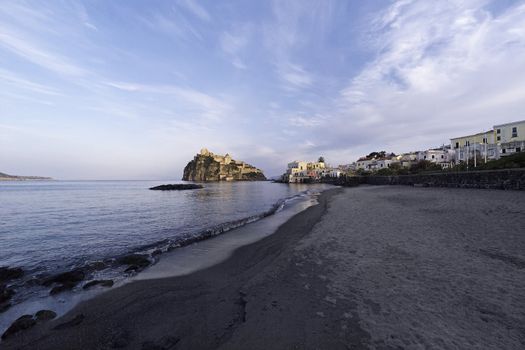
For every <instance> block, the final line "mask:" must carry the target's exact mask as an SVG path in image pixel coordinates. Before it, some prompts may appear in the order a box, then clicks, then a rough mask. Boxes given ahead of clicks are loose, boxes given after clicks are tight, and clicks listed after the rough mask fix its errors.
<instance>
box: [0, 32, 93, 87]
mask: <svg viewBox="0 0 525 350" xmlns="http://www.w3.org/2000/svg"><path fill="white" fill-rule="evenodd" d="M0 47H2V48H4V49H6V50H8V51H10V52H12V53H14V54H16V55H18V56H19V57H21V58H23V59H25V60H27V61H29V62H32V63H34V64H36V65H38V66H40V67H42V68H45V69H48V70H50V71H53V72H55V73H58V74H61V75H67V76H77V77H81V76H85V75H86V74H87V73H88V72H87V70H85V69H84V68H82V67H79V66H77V65H75V64H74V63H72V62H70V61H69V60H68V59H67V58H65V57H62V56H60V55H58V54H55V53H51V52H49V51H47V50H45V49H43V48H40V47H39V45H38V44H36V40H34V39H31V38H29V37H28V36H22V35H20V34H19V33H14V32H12V31H9V30H8V29H7V28H6V27H2V26H1V25H0Z"/></svg>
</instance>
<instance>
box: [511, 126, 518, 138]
mask: <svg viewBox="0 0 525 350" xmlns="http://www.w3.org/2000/svg"><path fill="white" fill-rule="evenodd" d="M512 137H518V128H517V127H516V126H515V127H513V128H512Z"/></svg>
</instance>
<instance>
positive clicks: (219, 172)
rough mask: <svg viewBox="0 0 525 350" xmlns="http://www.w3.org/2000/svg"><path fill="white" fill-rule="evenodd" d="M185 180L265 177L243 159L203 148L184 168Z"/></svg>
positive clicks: (261, 179)
mask: <svg viewBox="0 0 525 350" xmlns="http://www.w3.org/2000/svg"><path fill="white" fill-rule="evenodd" d="M182 179H183V180H185V181H264V180H266V177H265V176H264V174H263V172H262V171H261V170H260V169H257V168H256V167H254V166H252V165H250V164H247V163H245V162H243V161H237V160H234V159H232V157H231V156H230V155H229V154H226V155H224V156H221V155H217V154H213V153H212V152H210V151H208V150H207V149H206V148H203V149H202V150H201V151H200V153H199V154H197V155H196V156H195V157H194V158H193V160H192V161H190V162H189V163H188V165H186V167H185V168H184V176H183V178H182Z"/></svg>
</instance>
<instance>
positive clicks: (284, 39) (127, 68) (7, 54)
mask: <svg viewBox="0 0 525 350" xmlns="http://www.w3.org/2000/svg"><path fill="white" fill-rule="evenodd" d="M523 119H525V0H521V1H510V0H493V1H490V0H440V1H427V0H422V1H418V0H398V1H388V0H352V1H349V0H341V1H337V0H333V1H331V0H311V1H310V0H296V1H286V0H276V1H270V0H264V1H242V0H238V1H228V0H224V1H215V0H208V1H205V0H202V1H197V0H172V1H155V0H148V1H135V0H128V1H107V0H90V1H73V0H63V1H61V0H54V1H23V0H18V1H11V0H2V1H0V172H5V173H9V174H17V175H42V176H52V177H54V178H57V179H179V178H181V176H182V170H183V168H184V166H185V165H186V163H187V162H188V161H189V160H191V159H192V158H193V156H194V155H195V154H196V153H197V152H199V150H200V149H201V148H203V147H206V148H208V149H209V150H211V151H212V152H215V153H219V154H224V153H229V154H231V155H232V156H233V158H234V159H240V160H244V161H247V162H248V163H251V164H253V165H255V166H257V167H259V168H261V169H262V170H263V171H264V172H265V174H266V175H267V176H273V175H279V174H281V173H283V172H284V170H285V168H286V164H287V163H288V162H290V161H292V160H296V159H304V160H315V159H317V157H319V156H324V157H325V159H326V161H327V162H328V163H330V164H332V165H339V164H347V163H351V162H353V161H355V160H356V159H357V158H358V157H360V156H362V155H366V154H368V153H370V152H372V151H379V150H386V151H388V152H395V153H402V152H409V151H416V150H424V149H427V148H430V147H439V146H441V145H443V144H448V143H450V138H452V137H457V136H462V135H466V134H469V133H476V132H480V131H485V130H489V129H490V128H492V126H493V125H495V124H501V123H506V122H512V121H516V120H523Z"/></svg>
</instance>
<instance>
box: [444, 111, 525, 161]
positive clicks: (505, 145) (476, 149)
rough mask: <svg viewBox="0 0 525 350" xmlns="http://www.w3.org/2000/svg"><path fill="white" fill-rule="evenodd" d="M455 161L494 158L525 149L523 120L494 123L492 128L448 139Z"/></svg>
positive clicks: (524, 123)
mask: <svg viewBox="0 0 525 350" xmlns="http://www.w3.org/2000/svg"><path fill="white" fill-rule="evenodd" d="M450 145H451V147H452V149H454V150H455V152H456V154H455V162H456V163H460V162H468V161H469V160H470V159H473V160H474V162H476V161H477V160H479V161H485V162H486V161H487V160H494V159H499V158H501V157H504V156H506V155H509V154H513V153H516V152H523V150H525V120H522V121H517V122H512V123H506V124H499V125H494V126H493V128H492V130H488V131H485V132H480V133H477V134H473V135H467V136H461V137H456V138H452V139H450Z"/></svg>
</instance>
